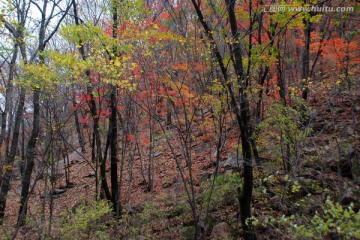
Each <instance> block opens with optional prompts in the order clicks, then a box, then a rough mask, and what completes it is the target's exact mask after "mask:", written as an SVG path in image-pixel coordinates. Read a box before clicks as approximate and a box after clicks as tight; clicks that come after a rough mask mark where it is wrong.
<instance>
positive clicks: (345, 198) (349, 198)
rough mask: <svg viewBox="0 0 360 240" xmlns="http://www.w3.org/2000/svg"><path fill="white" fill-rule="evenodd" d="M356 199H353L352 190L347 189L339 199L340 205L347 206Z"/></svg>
mask: <svg viewBox="0 0 360 240" xmlns="http://www.w3.org/2000/svg"><path fill="white" fill-rule="evenodd" d="M356 200H357V199H356V197H355V194H354V192H353V190H352V188H350V187H348V188H347V189H346V190H345V192H344V194H343V195H342V197H341V199H340V203H341V204H344V205H348V204H350V203H354V202H356Z"/></svg>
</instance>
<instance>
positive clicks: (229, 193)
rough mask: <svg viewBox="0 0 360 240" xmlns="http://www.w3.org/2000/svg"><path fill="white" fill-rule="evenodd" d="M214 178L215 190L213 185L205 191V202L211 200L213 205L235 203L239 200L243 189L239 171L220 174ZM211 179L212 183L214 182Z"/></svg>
mask: <svg viewBox="0 0 360 240" xmlns="http://www.w3.org/2000/svg"><path fill="white" fill-rule="evenodd" d="M213 180H214V186H213V190H212V191H211V187H210V188H208V189H207V190H206V191H205V192H204V196H203V197H202V198H204V200H205V203H207V202H208V201H210V204H211V206H215V207H219V206H227V205H233V204H235V203H236V202H237V200H238V196H239V195H238V194H239V191H241V178H240V176H239V173H231V174H226V175H218V176H216V178H215V179H212V181H213ZM212 181H211V183H212Z"/></svg>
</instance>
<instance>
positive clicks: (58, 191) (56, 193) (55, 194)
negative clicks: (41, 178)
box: [41, 188, 66, 199]
mask: <svg viewBox="0 0 360 240" xmlns="http://www.w3.org/2000/svg"><path fill="white" fill-rule="evenodd" d="M65 192H66V189H64V188H59V189H54V190H53V191H50V192H49V193H47V194H46V195H41V198H48V197H52V198H53V199H56V198H59V197H61V196H62V195H63V194H64V193H65Z"/></svg>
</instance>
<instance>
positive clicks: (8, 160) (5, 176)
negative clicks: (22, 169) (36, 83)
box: [0, 88, 25, 222]
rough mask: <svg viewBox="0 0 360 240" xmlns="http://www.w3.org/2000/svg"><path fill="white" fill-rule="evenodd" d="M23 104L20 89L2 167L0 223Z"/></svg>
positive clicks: (23, 92)
mask: <svg viewBox="0 0 360 240" xmlns="http://www.w3.org/2000/svg"><path fill="white" fill-rule="evenodd" d="M24 104H25V89H24V88H21V90H20V98H19V104H18V107H17V110H16V115H15V124H14V132H13V137H12V143H11V147H10V152H9V154H8V155H7V156H6V158H5V165H4V167H3V169H4V173H3V177H2V181H1V187H0V222H2V220H3V219H4V215H5V208H6V197H7V194H8V192H9V189H10V180H11V176H12V170H13V164H14V159H15V155H16V152H17V148H18V140H19V135H20V125H21V122H22V117H23V110H24Z"/></svg>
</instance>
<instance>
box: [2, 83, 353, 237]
mask: <svg viewBox="0 0 360 240" xmlns="http://www.w3.org/2000/svg"><path fill="white" fill-rule="evenodd" d="M311 105H312V106H311V107H312V108H313V109H315V111H316V112H315V113H313V114H312V115H311V116H312V117H313V119H312V120H311V127H312V129H313V131H312V133H311V134H310V136H308V137H307V138H306V142H305V147H303V148H302V149H301V156H300V157H299V159H297V160H298V162H296V163H294V170H293V171H292V173H291V174H289V173H287V172H285V170H284V169H283V164H282V162H281V161H278V160H276V159H274V158H272V156H271V154H268V151H269V149H264V150H262V152H260V153H261V154H260V155H261V156H266V157H264V158H262V159H261V160H262V161H260V162H258V163H256V165H255V170H254V177H255V186H254V197H253V204H252V206H253V215H254V217H255V218H254V222H259V223H260V224H258V225H257V226H256V233H257V236H258V239H291V238H294V236H291V235H289V232H291V229H289V228H290V227H291V226H292V225H291V224H290V223H289V222H285V223H283V224H282V223H281V222H280V220H279V219H281V217H282V216H285V218H287V217H288V218H289V219H290V218H291V216H292V215H293V216H295V217H296V219H297V222H296V223H297V224H301V223H302V224H304V225H306V224H307V223H308V222H310V219H312V218H313V216H314V215H316V214H317V212H319V211H321V210H322V209H323V206H324V205H325V202H326V200H327V198H328V197H330V198H331V199H332V200H333V201H334V202H339V203H340V204H342V205H343V206H344V207H346V206H348V205H349V204H350V203H351V202H353V204H354V205H353V208H354V209H355V210H356V211H358V210H359V208H360V185H359V183H360V179H359V175H357V176H354V173H353V171H356V170H354V169H352V168H353V165H354V164H356V163H357V164H360V162H359V161H360V160H359V156H360V154H359V153H360V133H359V129H360V122H359V119H360V91H358V90H356V91H355V92H352V93H351V94H350V93H348V92H346V91H344V92H342V93H341V94H335V95H334V96H332V97H329V98H326V97H323V98H319V99H317V100H316V101H312V103H311ZM194 136H195V138H194V142H193V143H192V145H191V147H192V149H193V153H194V155H193V156H194V158H193V161H192V165H191V170H192V174H193V180H192V182H189V181H186V183H187V184H188V185H187V186H190V185H189V184H190V183H191V184H192V185H193V186H194V191H195V195H196V204H197V214H198V219H200V220H199V226H200V228H201V231H202V234H204V236H206V238H208V239H226V238H227V239H239V238H240V237H239V236H240V234H241V232H240V229H241V226H240V224H239V220H238V216H239V214H238V209H239V204H238V191H237V188H239V187H240V186H241V182H240V177H239V173H238V170H239V169H238V168H236V166H234V161H235V162H236V155H234V148H236V146H237V138H236V136H237V134H236V131H235V130H230V131H229V136H228V144H227V145H226V147H225V149H224V151H223V154H222V156H221V161H220V164H219V169H218V174H217V175H218V178H217V179H216V180H215V181H214V182H213V178H212V176H213V175H214V172H216V159H215V156H216V145H215V144H214V143H213V142H211V141H209V140H207V139H208V138H206V131H203V130H202V129H200V128H196V129H194ZM204 136H205V137H204ZM74 138H75V136H74ZM74 141H75V140H74ZM172 144H173V145H174V146H175V150H176V151H175V155H177V156H178V157H179V159H180V160H181V164H180V165H181V168H182V170H183V171H184V174H185V176H186V177H187V178H188V177H189V174H188V173H189V166H186V164H185V161H184V160H183V159H181V151H180V150H181V145H180V144H179V143H178V142H176V141H175V140H173V142H172ZM79 152H80V148H79V149H77V151H72V152H70V153H69V159H70V162H71V165H70V167H69V170H70V181H71V183H72V184H73V186H71V188H66V187H65V185H66V182H65V177H64V175H63V174H62V171H63V169H64V164H62V163H61V164H60V163H59V164H60V166H59V173H61V174H60V175H59V176H57V177H56V180H55V181H53V182H52V184H53V189H54V190H56V191H55V193H54V194H49V195H47V196H44V192H48V193H49V190H48V189H50V186H49V185H50V184H48V185H47V186H45V184H44V179H40V180H39V181H38V183H37V184H36V186H35V188H34V190H33V193H32V195H31V197H30V200H29V210H28V216H29V217H28V222H27V224H26V225H25V226H24V227H22V228H21V229H20V230H19V232H18V234H17V237H16V239H28V240H31V239H39V238H41V236H43V235H44V234H46V233H47V232H49V234H47V236H48V237H49V238H53V239H64V237H63V236H64V233H63V232H62V227H63V224H64V222H66V221H67V220H69V219H70V218H73V217H74V216H75V215H76V214H75V212H76V211H77V209H79V208H81V206H84V205H85V206H88V205H91V203H92V202H93V201H94V199H95V177H94V170H93V167H94V163H91V161H89V160H88V159H91V158H90V157H91V152H90V151H87V152H86V153H85V154H84V155H83V156H82V154H79ZM142 155H143V156H147V153H146V150H144V152H143V153H142ZM154 157H155V158H154V160H155V161H154V163H155V172H154V176H155V178H154V189H153V191H152V192H148V191H147V186H146V184H145V181H144V180H146V177H147V172H146V171H145V172H141V169H144V168H145V169H146V167H145V166H146V164H147V163H146V161H147V160H146V158H145V159H141V158H139V157H138V156H136V155H135V157H134V161H126V162H125V163H124V166H123V168H124V176H123V179H124V181H123V184H122V196H121V199H122V203H123V204H122V205H123V213H124V214H123V217H122V218H121V219H120V220H118V221H115V220H113V218H112V217H111V215H105V217H104V218H102V219H101V221H102V223H104V224H105V225H106V226H105V227H104V228H105V230H104V232H105V233H106V234H105V235H101V236H102V237H101V236H100V235H97V234H98V232H99V231H102V229H100V228H99V227H97V226H96V224H94V223H93V224H92V225H91V226H90V225H89V226H87V230H86V231H87V233H86V234H87V235H84V236H83V237H81V236H80V235H77V236H76V237H78V238H80V239H90V238H91V239H100V238H103V239H191V238H192V236H193V235H192V233H193V226H194V224H193V223H194V221H193V217H192V213H191V211H190V207H189V204H188V200H189V199H188V197H187V195H186V192H185V190H184V182H183V180H182V179H181V177H180V175H179V171H178V170H177V165H176V162H175V160H174V155H173V154H172V153H171V151H169V148H168V146H167V144H166V140H165V138H159V139H157V141H156V147H155V152H154ZM49 183H50V182H49ZM212 183H214V184H215V185H214V188H213V191H212V198H211V199H212V200H211V201H210V202H209V201H208V199H209V196H210V189H211V185H212ZM20 186H21V182H20V179H16V178H14V179H13V183H12V188H11V190H10V193H9V197H8V199H7V208H6V216H5V219H4V222H5V223H4V225H3V227H2V228H1V229H0V235H2V236H3V238H5V239H6V238H8V237H9V236H11V234H12V233H13V232H14V229H15V228H14V226H15V224H16V218H17V213H18V208H19V203H18V201H19V196H20V191H21V188H20ZM45 187H46V188H47V189H45ZM44 206H45V207H44ZM50 206H52V207H50ZM51 208H52V211H50V209H51ZM50 215H51V216H52V217H51V221H49V220H50ZM274 219H275V220H274ZM288 221H290V220H288ZM291 221H293V220H291ZM102 226H103V225H102ZM49 227H50V231H49ZM84 231H85V230H84ZM86 231H85V232H86ZM73 237H74V236H73ZM73 239H75V238H73Z"/></svg>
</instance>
